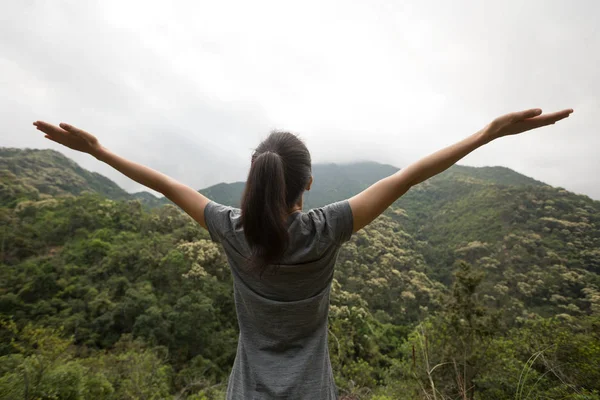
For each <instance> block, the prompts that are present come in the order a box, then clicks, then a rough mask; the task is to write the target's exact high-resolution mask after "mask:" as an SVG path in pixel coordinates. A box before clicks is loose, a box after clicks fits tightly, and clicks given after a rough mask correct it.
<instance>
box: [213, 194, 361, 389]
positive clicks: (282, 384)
mask: <svg viewBox="0 0 600 400" xmlns="http://www.w3.org/2000/svg"><path fill="white" fill-rule="evenodd" d="M204 218H205V221H206V225H207V227H208V231H209V233H210V236H211V238H212V239H213V240H214V241H216V242H219V243H221V244H222V245H223V248H224V250H225V253H226V255H227V259H228V261H229V265H230V267H231V272H232V274H233V289H234V298H235V307H236V312H237V318H238V324H239V327H240V335H239V340H238V347H237V353H236V357H235V362H234V364H233V370H232V371H231V375H230V376H229V383H228V386H227V399H228V400H266V399H278V400H279V399H291V400H296V399H298V400H303V399H306V400H326V399H337V398H338V391H337V388H336V386H335V382H334V380H333V372H332V370H331V362H330V359H329V350H328V346H327V316H328V313H329V292H330V289H331V281H332V279H333V271H334V265H335V261H336V259H337V255H338V252H339V249H340V246H341V245H342V243H344V242H346V241H348V240H349V239H350V237H351V236H352V224H353V220H352V210H351V209H350V204H349V203H348V201H347V200H345V201H340V202H337V203H333V204H330V205H328V206H325V207H322V208H317V209H313V210H310V211H308V212H306V213H303V212H300V211H298V212H295V213H293V214H292V215H290V216H289V218H288V221H287V223H288V232H289V235H290V246H289V247H288V250H287V251H286V253H285V254H284V257H283V259H282V263H281V264H278V268H277V270H276V272H274V273H273V272H271V269H267V270H266V271H265V272H264V273H263V275H262V278H261V277H259V275H258V273H256V272H254V271H249V269H248V266H247V264H248V261H247V260H248V258H249V254H250V251H249V248H248V244H247V243H246V239H245V237H244V232H243V229H242V228H241V226H240V225H241V224H240V210H239V209H237V208H232V207H227V206H223V205H220V204H218V203H215V202H210V203H209V204H208V205H207V206H206V208H205V210H204Z"/></svg>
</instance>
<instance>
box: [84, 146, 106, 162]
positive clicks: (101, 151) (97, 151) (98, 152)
mask: <svg viewBox="0 0 600 400" xmlns="http://www.w3.org/2000/svg"><path fill="white" fill-rule="evenodd" d="M107 153H108V149H107V148H106V147H103V146H102V145H101V144H99V143H98V145H97V146H96V147H94V148H93V149H92V150H90V152H89V154H91V155H92V156H94V157H96V159H98V160H100V161H104V158H105V155H106V154H107Z"/></svg>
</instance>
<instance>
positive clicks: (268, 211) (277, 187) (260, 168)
mask: <svg viewBox="0 0 600 400" xmlns="http://www.w3.org/2000/svg"><path fill="white" fill-rule="evenodd" d="M311 173H312V172H311V160H310V153H309V152H308V149H307V148H306V145H305V144H304V143H303V142H302V140H300V139H299V138H298V137H297V136H296V135H294V134H292V133H289V132H279V131H275V132H271V134H270V135H269V136H268V137H267V138H266V139H265V140H263V141H262V142H261V143H260V145H259V146H258V147H257V148H256V150H255V151H254V153H253V154H252V163H251V166H250V172H249V173H248V179H247V180H246V188H245V190H244V194H243V195H242V202H241V209H242V218H241V223H242V226H243V228H244V235H245V236H246V241H247V242H248V245H249V246H250V249H251V251H252V253H251V258H250V264H251V265H250V267H251V268H252V269H258V270H260V271H261V274H262V272H263V271H264V270H265V268H266V267H267V266H268V265H272V264H275V263H277V262H278V261H280V260H281V257H282V256H283V254H284V253H285V250H286V249H287V247H288V244H289V237H288V232H287V226H286V220H287V217H288V215H289V212H290V210H291V209H292V208H293V207H294V205H296V204H297V203H298V202H299V201H300V198H301V197H302V194H303V193H304V189H305V188H306V186H307V185H308V182H309V181H310V179H311Z"/></svg>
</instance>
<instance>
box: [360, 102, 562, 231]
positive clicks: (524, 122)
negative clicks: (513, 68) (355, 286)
mask: <svg viewBox="0 0 600 400" xmlns="http://www.w3.org/2000/svg"><path fill="white" fill-rule="evenodd" d="M572 112H573V110H572V109H568V110H562V111H558V112H555V113H551V114H545V115H541V114H542V110H540V109H531V110H526V111H521V112H515V113H511V114H506V115H503V116H501V117H498V118H496V119H495V120H494V121H492V122H491V123H490V124H489V125H487V126H486V127H485V128H483V129H482V130H480V131H479V132H477V133H475V134H473V135H471V136H469V137H468V138H466V139H464V140H462V141H460V142H458V143H455V144H453V145H452V146H449V147H446V148H444V149H442V150H439V151H437V152H435V153H433V154H431V155H429V156H427V157H424V158H422V159H421V160H419V161H417V162H415V163H413V164H411V165H409V166H408V167H406V168H404V169H402V170H400V171H398V172H397V173H395V174H393V175H390V176H388V177H387V178H384V179H382V180H380V181H378V182H376V183H375V184H373V185H372V186H370V187H369V188H367V189H365V190H364V191H362V192H361V193H359V194H357V195H356V196H354V197H352V198H351V199H350V200H349V202H350V207H351V208H352V214H353V217H354V227H353V230H354V232H356V231H358V230H359V229H361V228H362V227H364V226H365V225H367V224H369V223H370V222H371V221H373V220H374V219H375V218H377V217H378V216H379V215H380V214H381V213H382V212H384V211H385V210H386V209H387V208H388V207H389V206H390V205H391V204H392V203H393V202H394V201H396V200H397V199H398V198H399V197H400V196H402V195H403V194H404V193H406V192H407V191H408V190H409V189H410V188H411V187H412V186H414V185H416V184H418V183H421V182H423V181H425V180H427V179H429V178H431V177H432V176H434V175H437V174H439V173H440V172H442V171H445V170H446V169H448V168H449V167H450V166H452V165H454V164H455V163H456V162H457V161H458V160H460V159H462V158H463V157H465V156H466V155H467V154H469V153H470V152H472V151H473V150H475V149H477V148H479V147H481V146H483V145H484V144H487V143H489V142H491V141H492V140H494V139H497V138H500V137H502V136H507V135H515V134H518V133H521V132H525V131H528V130H531V129H535V128H539V127H542V126H546V125H551V124H554V123H555V122H557V121H559V120H561V119H563V118H566V117H568V116H569V114H571V113H572Z"/></svg>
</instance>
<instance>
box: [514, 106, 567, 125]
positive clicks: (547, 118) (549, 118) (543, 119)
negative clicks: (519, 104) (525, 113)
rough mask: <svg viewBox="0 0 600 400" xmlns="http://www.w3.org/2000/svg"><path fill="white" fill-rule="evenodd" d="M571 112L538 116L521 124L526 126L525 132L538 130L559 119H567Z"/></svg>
mask: <svg viewBox="0 0 600 400" xmlns="http://www.w3.org/2000/svg"><path fill="white" fill-rule="evenodd" d="M572 112H573V110H572V109H566V110H562V111H556V112H553V113H549V114H544V115H540V116H539V117H535V118H529V119H527V120H525V121H523V122H522V123H523V124H524V126H526V127H527V128H526V129H527V130H529V129H535V128H540V127H542V126H547V125H552V124H554V123H556V122H558V121H560V120H561V119H565V118H567V117H568V116H569V115H571V113H572Z"/></svg>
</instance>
